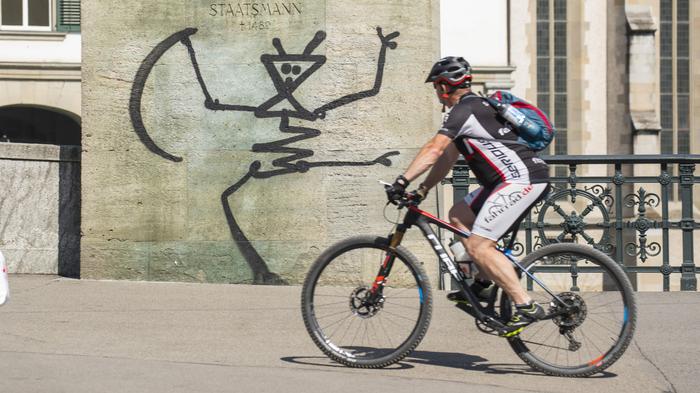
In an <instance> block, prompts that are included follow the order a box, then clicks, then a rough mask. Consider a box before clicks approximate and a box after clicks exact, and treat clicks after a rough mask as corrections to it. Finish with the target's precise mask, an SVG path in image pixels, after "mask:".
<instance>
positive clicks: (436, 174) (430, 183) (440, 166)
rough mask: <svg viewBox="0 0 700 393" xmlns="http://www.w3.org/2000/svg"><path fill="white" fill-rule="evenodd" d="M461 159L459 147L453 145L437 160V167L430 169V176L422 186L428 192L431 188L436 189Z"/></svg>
mask: <svg viewBox="0 0 700 393" xmlns="http://www.w3.org/2000/svg"><path fill="white" fill-rule="evenodd" d="M458 158H459V151H458V150H457V147H456V146H455V145H454V143H453V144H451V145H449V146H447V149H445V152H444V153H442V155H441V156H440V158H439V159H438V160H437V162H436V163H435V165H433V167H432V168H431V169H430V172H429V173H428V176H426V177H425V180H424V181H423V183H422V185H423V187H425V190H426V192H427V191H428V190H430V189H431V188H433V187H435V185H436V184H438V183H439V182H440V181H441V180H442V179H444V178H445V176H447V174H448V173H449V172H450V170H451V169H452V167H453V166H454V164H455V162H457V159H458Z"/></svg>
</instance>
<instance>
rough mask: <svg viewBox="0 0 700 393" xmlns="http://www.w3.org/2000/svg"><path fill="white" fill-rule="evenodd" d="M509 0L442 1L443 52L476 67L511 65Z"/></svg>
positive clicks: (441, 48)
mask: <svg viewBox="0 0 700 393" xmlns="http://www.w3.org/2000/svg"><path fill="white" fill-rule="evenodd" d="M507 22H508V21H507V6H506V0H489V1H484V0H441V2H440V26H441V28H440V53H441V54H442V56H462V57H464V58H465V59H467V61H468V62H469V63H470V64H471V65H472V66H477V67H479V66H505V65H508V35H507V29H508V24H507Z"/></svg>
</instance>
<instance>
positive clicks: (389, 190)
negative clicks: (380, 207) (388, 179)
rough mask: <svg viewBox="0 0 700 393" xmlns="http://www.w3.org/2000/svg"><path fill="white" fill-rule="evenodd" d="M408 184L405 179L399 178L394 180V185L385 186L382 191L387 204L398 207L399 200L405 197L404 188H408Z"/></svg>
mask: <svg viewBox="0 0 700 393" xmlns="http://www.w3.org/2000/svg"><path fill="white" fill-rule="evenodd" d="M409 183H410V182H409V181H408V180H407V179H406V178H405V177H403V176H399V177H397V178H396V180H394V184H392V185H390V186H386V188H385V189H384V190H385V191H386V197H387V199H388V200H389V203H392V204H394V205H398V204H399V201H400V200H401V198H403V197H404V195H406V187H408V185H409Z"/></svg>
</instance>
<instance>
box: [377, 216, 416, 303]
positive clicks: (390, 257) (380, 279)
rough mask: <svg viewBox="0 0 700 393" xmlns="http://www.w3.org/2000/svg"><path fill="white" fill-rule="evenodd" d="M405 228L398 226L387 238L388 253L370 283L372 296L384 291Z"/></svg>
mask: <svg viewBox="0 0 700 393" xmlns="http://www.w3.org/2000/svg"><path fill="white" fill-rule="evenodd" d="M406 229H407V228H406V227H405V226H404V225H399V226H398V227H397V228H396V232H394V233H393V234H391V235H390V236H389V251H387V252H386V255H385V256H384V261H383V262H382V265H381V266H380V267H379V272H378V273H377V276H376V277H375V279H374V282H373V283H372V289H371V290H370V293H371V294H372V296H378V295H381V293H382V289H384V284H385V283H386V280H387V278H388V277H389V273H390V272H391V268H392V266H394V258H396V254H395V252H396V247H398V246H399V245H400V244H401V240H402V239H403V236H404V234H405V233H406Z"/></svg>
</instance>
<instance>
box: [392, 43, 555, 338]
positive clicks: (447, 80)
mask: <svg viewBox="0 0 700 393" xmlns="http://www.w3.org/2000/svg"><path fill="white" fill-rule="evenodd" d="M471 79H472V75H471V67H470V65H469V63H468V62H467V61H466V60H464V59H463V58H462V57H452V56H450V57H445V58H442V59H440V60H439V61H438V62H436V63H435V64H434V65H433V67H432V69H431V70H430V74H429V75H428V78H427V79H426V83H432V84H433V87H434V88H435V92H436V94H437V97H438V100H439V101H440V103H441V104H443V105H444V106H445V107H448V108H450V111H449V113H448V114H447V116H446V117H445V120H444V122H443V124H442V127H441V128H440V129H439V130H438V132H437V135H435V136H434V137H432V139H430V141H428V142H427V143H426V144H425V145H424V146H423V147H422V148H421V150H420V152H419V153H418V155H417V156H416V157H415V158H414V159H413V161H412V162H411V164H410V165H409V167H408V169H407V170H406V172H405V173H404V174H403V175H400V176H398V177H397V178H396V181H394V183H393V184H392V186H391V187H388V188H387V197H388V198H389V201H390V202H392V203H396V202H397V201H398V200H399V199H400V198H402V197H403V196H404V195H405V193H406V189H407V187H408V186H409V184H410V183H411V181H413V180H415V179H417V178H418V177H419V176H421V175H422V174H423V173H425V172H426V171H428V170H430V172H429V173H428V175H427V176H426V178H425V179H424V181H423V183H421V184H420V186H419V187H418V189H417V190H416V191H414V192H413V194H414V196H415V197H418V198H421V199H422V198H425V196H426V195H427V194H428V191H429V190H430V189H431V188H432V187H433V186H435V185H436V184H438V182H439V181H440V180H442V179H443V178H444V177H445V176H446V175H447V174H448V173H449V171H450V169H452V166H453V165H454V163H455V162H456V161H457V159H458V158H459V155H460V153H461V154H462V155H463V156H464V158H465V159H466V160H467V162H468V164H469V168H470V169H471V171H472V172H473V173H474V174H475V175H476V178H477V179H478V181H479V183H480V185H481V187H479V188H478V189H476V190H474V191H473V192H471V193H470V194H469V195H468V196H467V197H466V198H464V200H462V201H458V202H456V203H455V205H454V206H453V207H452V208H451V209H450V212H449V219H450V222H451V223H452V224H453V225H454V226H456V227H458V228H460V229H462V230H469V231H471V236H470V237H469V238H468V239H461V241H462V242H463V244H464V246H465V249H466V250H467V253H468V254H469V255H470V256H471V258H473V260H474V262H476V264H477V266H478V267H479V270H480V274H481V275H485V276H486V277H485V278H490V279H492V280H493V281H495V282H496V283H497V284H498V285H499V286H500V287H501V288H502V289H503V290H504V291H506V293H508V295H509V296H510V298H511V299H512V300H513V301H514V303H515V307H516V308H515V312H514V313H513V316H512V318H511V320H510V321H509V322H508V323H507V330H506V331H505V332H504V333H502V335H503V336H506V337H510V336H514V335H516V334H518V333H520V332H521V331H522V330H523V328H524V327H525V326H527V325H529V324H531V323H533V322H536V321H537V320H539V319H542V318H543V317H544V316H545V311H544V309H543V308H542V306H541V305H539V304H537V303H534V302H533V301H532V298H530V296H529V295H528V294H527V292H525V290H523V288H522V286H521V285H520V281H519V279H518V276H517V274H516V272H515V270H514V269H513V266H512V264H511V263H510V261H509V260H508V259H507V258H506V257H505V256H504V255H503V254H502V253H500V252H499V251H498V250H497V249H496V242H497V241H498V240H499V239H500V238H501V236H503V235H504V234H506V233H508V232H509V231H510V230H511V229H512V228H513V226H514V225H518V224H519V222H520V221H521V218H522V217H523V216H524V215H526V214H527V212H528V211H529V210H530V208H531V207H532V206H533V205H534V204H536V203H537V202H538V201H539V200H541V199H542V198H544V197H545V196H546V195H547V193H548V192H549V168H548V166H547V164H546V163H545V162H544V161H543V160H542V159H540V158H539V157H538V156H537V154H536V153H535V151H533V150H532V149H530V148H529V147H528V146H527V145H524V144H520V143H518V142H517V139H518V135H517V134H516V133H515V132H514V131H513V127H512V126H511V125H510V123H508V122H507V121H506V120H505V119H503V118H502V117H501V116H499V115H498V113H497V112H496V110H495V109H494V108H493V107H492V106H491V105H490V104H489V103H488V102H487V101H486V100H485V99H483V98H481V97H479V96H478V95H476V94H474V93H473V92H472V90H471ZM488 284H490V282H488V283H484V282H483V281H482V282H481V284H480V285H481V286H480V287H477V291H476V292H477V293H478V292H479V291H478V289H483V288H484V287H485V286H486V285H488ZM473 285H475V286H477V285H479V281H476V283H475V284H473ZM472 288H474V286H473V287H472ZM448 298H449V299H450V300H453V301H466V299H463V298H462V297H461V292H456V293H451V294H449V295H448Z"/></svg>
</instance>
